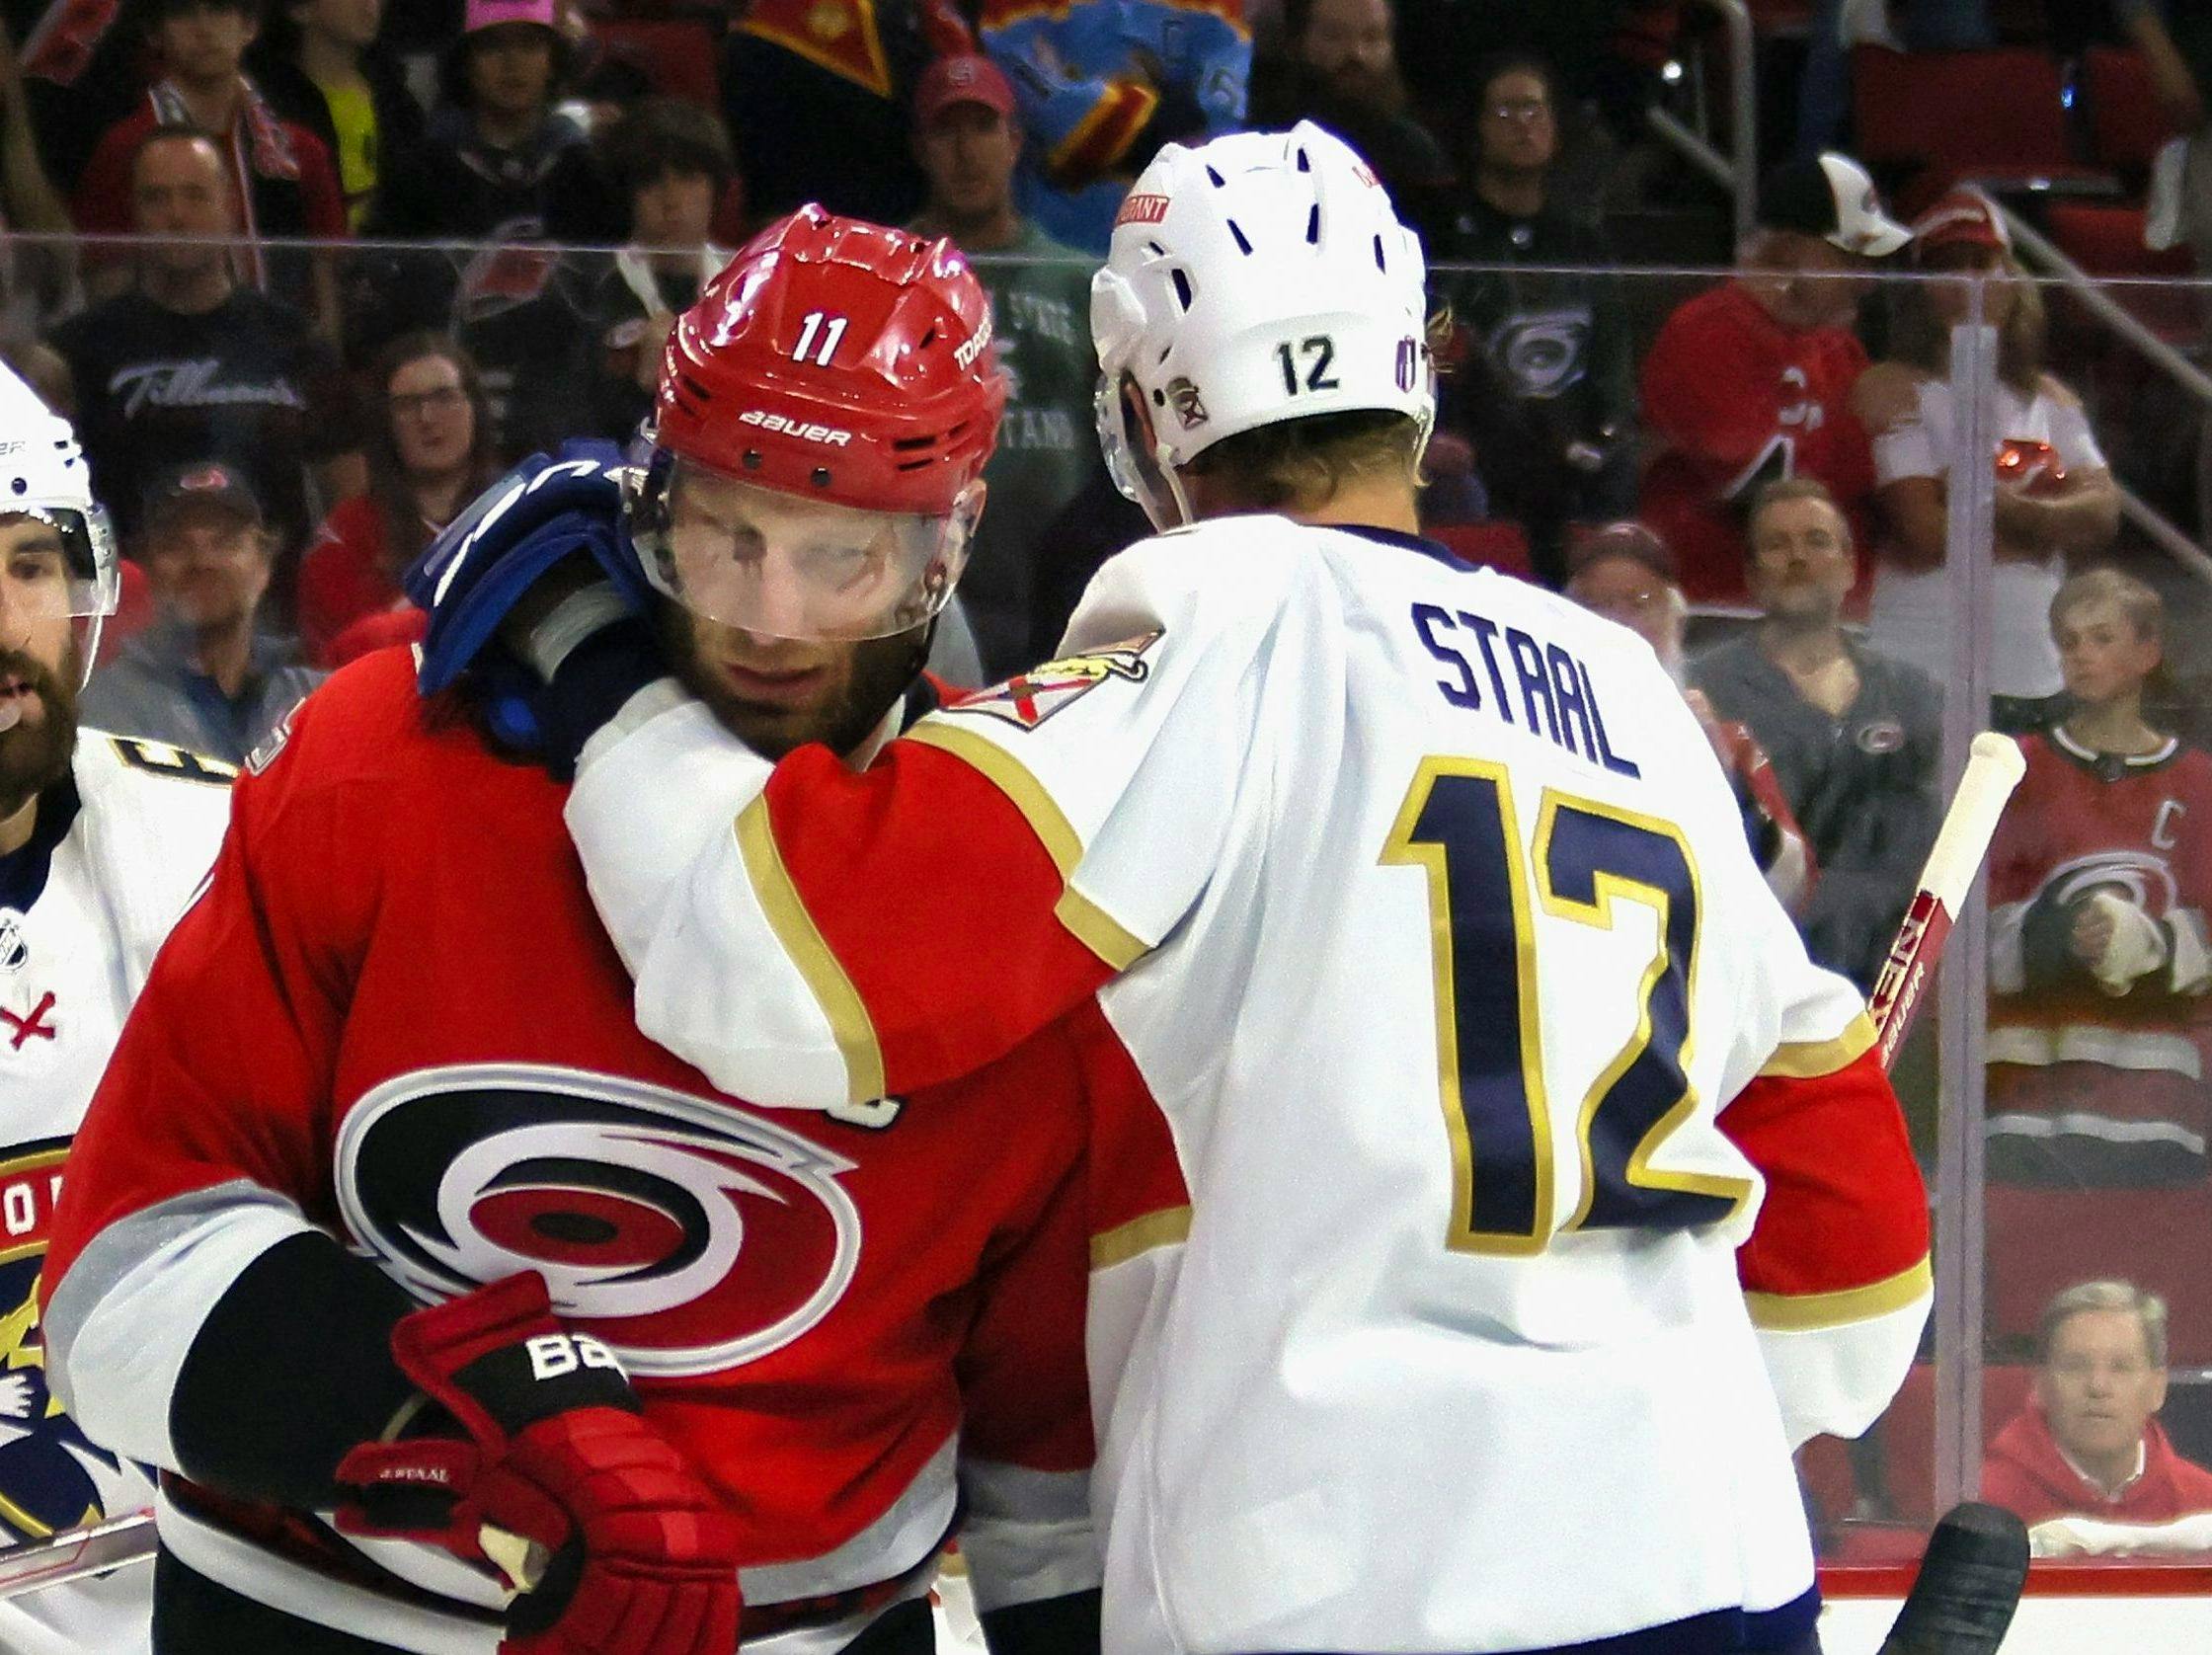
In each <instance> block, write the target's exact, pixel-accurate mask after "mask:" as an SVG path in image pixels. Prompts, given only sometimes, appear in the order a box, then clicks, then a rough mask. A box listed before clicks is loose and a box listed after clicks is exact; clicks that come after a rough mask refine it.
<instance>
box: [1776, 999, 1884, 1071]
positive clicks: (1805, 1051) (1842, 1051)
mask: <svg viewBox="0 0 2212 1655" xmlns="http://www.w3.org/2000/svg"><path fill="white" fill-rule="evenodd" d="M1876 1038H1877V1037H1876V1035H1875V1033H1874V1020H1873V1019H1872V1018H1871V1017H1869V1016H1867V1015H1866V1013H1865V1012H1863V1011H1861V1012H1860V1013H1859V1014H1858V1015H1857V1017H1854V1018H1853V1019H1852V1020H1851V1023H1850V1025H1849V1026H1848V1027H1847V1028H1846V1029H1845V1030H1844V1032H1843V1033H1842V1034H1840V1035H1838V1036H1837V1037H1836V1038H1835V1039H1834V1040H1804V1041H1784V1042H1783V1043H1782V1044H1781V1045H1779V1046H1778V1047H1776V1048H1775V1055H1774V1056H1773V1057H1771V1058H1769V1059H1768V1060H1767V1063H1766V1066H1764V1067H1763V1068H1761V1069H1760V1071H1759V1072H1760V1073H1761V1074H1762V1075H1772V1076H1775V1077H1777V1078H1779V1079H1783V1080H1817V1079H1819V1078H1820V1077H1821V1076H1822V1075H1824V1074H1834V1073H1835V1072H1836V1071H1837V1070H1838V1069H1841V1068H1849V1067H1850V1066H1851V1065H1852V1064H1856V1063H1857V1062H1858V1060H1859V1059H1860V1058H1863V1057H1864V1056H1865V1055H1866V1054H1867V1052H1868V1051H1870V1050H1871V1049H1872V1047H1873V1044H1874V1041H1875V1039H1876Z"/></svg>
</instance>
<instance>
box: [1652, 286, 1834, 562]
mask: <svg viewBox="0 0 2212 1655" xmlns="http://www.w3.org/2000/svg"><path fill="white" fill-rule="evenodd" d="M1865 370H1866V350H1865V347H1864V346H1862V345H1860V344H1859V343H1858V341H1857V338H1855V337H1854V336H1853V335H1851V334H1850V333H1847V332H1846V331H1844V330H1843V329H1841V328H1816V329H1814V330H1812V331H1811V332H1809V333H1790V332H1787V331H1786V330H1784V329H1783V328H1781V327H1780V326H1779V325H1778V324H1777V323H1776V321H1775V319H1774V318H1773V317H1772V316H1770V315H1769V314H1768V313H1767V312H1766V311H1765V310H1764V309H1763V308H1762V307H1761V306H1760V304H1759V302H1758V301H1757V300H1756V299H1754V298H1752V296H1751V295H1750V294H1749V293H1747V292H1745V291H1744V288H1743V285H1742V284H1741V283H1740V282H1735V281H1730V282H1726V283H1724V284H1722V285H1721V286H1719V287H1716V288H1714V289H1713V290H1712V291H1711V292H1709V293H1700V294H1699V296H1698V297H1696V298H1694V299H1692V300H1690V301H1689V302H1688V303H1687V304H1685V305H1683V306H1682V308H1681V309H1679V310H1677V311H1676V312H1675V313H1674V314H1673V315H1672V316H1670V317H1669V318H1668V319H1667V325H1666V326H1665V327H1664V328H1662V329H1660V331H1659V337H1658V339H1657V340H1655V341H1654V342H1653V343H1652V348H1651V354H1650V355H1648V356H1647V357H1645V358H1644V365H1643V379H1642V393H1643V417H1644V423H1645V424H1646V425H1648V426H1649V427H1650V428H1651V431H1652V433H1653V434H1654V436H1655V437H1656V438H1657V439H1658V443H1657V453H1656V455H1655V457H1654V458H1653V460H1652V462H1651V465H1650V468H1649V469H1648V470H1647V471H1646V472H1645V473H1644V480H1643V493H1642V502H1641V515H1642V517H1643V519H1644V521H1646V522H1648V523H1649V524H1651V526H1652V527H1653V528H1655V529H1657V530H1658V531H1659V533H1660V534H1661V535H1662V536H1663V537H1664V538H1665V540H1666V542H1667V544H1668V545H1669V546H1671V547H1673V548H1674V553H1675V557H1676V559H1677V561H1678V562H1679V564H1680V565H1681V569H1682V590H1683V591H1684V593H1685V594H1686V595H1687V596H1688V597H1689V598H1690V600H1691V601H1692V602H1694V603H1699V602H1719V603H1737V604H1742V603H1745V602H1747V601H1748V599H1747V596H1746V593H1745V590H1744V536H1743V508H1744V507H1745V506H1747V505H1749V504H1750V501H1751V496H1752V493H1753V491H1754V490H1756V489H1757V487H1758V486H1759V485H1760V484H1761V483H1764V482H1772V481H1774V480H1776V479H1778V478H1782V477H1817V478H1819V479H1820V481H1822V482H1823V483H1826V484H1827V485H1828V486H1829V488H1830V489H1831V490H1833V491H1834V493H1835V496H1836V499H1837V501H1838V502H1839V503H1840V504H1841V505H1842V506H1843V508H1844V510H1845V511H1846V512H1850V513H1851V514H1852V516H1853V522H1854V525H1855V527H1857V528H1861V529H1862V528H1863V527H1864V526H1865V525H1864V524H1863V523H1862V522H1861V521H1859V518H1858V513H1859V512H1860V510H1861V509H1862V507H1863V505H1864V503H1865V501H1866V499H1867V497H1868V496H1869V495H1871V494H1872V493H1873V489H1874V456H1873V449H1872V447H1871V445H1870V444H1869V443H1868V441H1867V438H1866V432H1865V429H1864V428H1863V427H1862V426H1860V425H1859V423H1858V420H1857V416H1856V415H1854V414H1853V413H1852V411H1851V390H1852V386H1853V385H1855V384H1856V383H1857V380H1858V376H1859V375H1860V374H1861V373H1863V372H1864V371H1865ZM1858 544H1860V545H1864V544H1866V537H1865V535H1864V534H1863V533H1861V534H1860V535H1859V536H1858Z"/></svg>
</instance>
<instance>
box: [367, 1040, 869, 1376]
mask: <svg viewBox="0 0 2212 1655" xmlns="http://www.w3.org/2000/svg"><path fill="white" fill-rule="evenodd" d="M335 1154H336V1162H337V1166H336V1171H337V1185H338V1201H339V1210H340V1211H341V1213H342V1214H343V1215H344V1216H345V1220H346V1222H347V1225H348V1227H349V1228H350V1229H351V1230H352V1232H353V1235H354V1238H355V1240H356V1244H357V1245H359V1246H360V1247H361V1248H362V1249H363V1250H364V1251H366V1252H367V1253H368V1254H369V1255H370V1256H371V1257H373V1258H374V1259H375V1260H376V1262H377V1263H378V1264H379V1265H381V1266H382V1267H383V1269H384V1270H385V1271H386V1272H388V1273H389V1274H390V1275H391V1276H393V1277H394V1278H395V1279H396V1280H397V1281H398V1282H399V1283H400V1284H401V1286H403V1287H405V1288H406V1289H407V1290H408V1291H409V1292H410V1293H412V1294H414V1295H415V1296H416V1297H418V1298H420V1299H423V1300H432V1301H435V1300H444V1299H449V1298H452V1297H453V1296H455V1295H457V1294H462V1293H467V1292H469V1291H471V1290H472V1289H474V1288H477V1287H480V1286H482V1285H484V1284H486V1283H489V1282H496V1281H499V1280H501V1279H503V1278H505V1277H508V1276H513V1275H514V1274H516V1273H517V1272H520V1271H524V1270H534V1271H536V1272H538V1273H539V1274H540V1275H542V1276H543V1277H544V1278H545V1285H546V1289H547V1291H548V1293H549V1294H550V1295H551V1297H552V1300H553V1309H554V1313H555V1314H556V1315H558V1316H560V1317H561V1318H562V1319H563V1320H565V1321H568V1322H570V1323H572V1324H576V1331H579V1332H589V1333H590V1334H591V1335H592V1336H593V1337H594V1338H597V1339H599V1340H601V1341H603V1342H604V1343H605V1344H606V1346H607V1347H608V1348H609V1349H610V1350H612V1351H613V1352H614V1353H615V1355H616V1357H617V1358H619V1359H620V1361H621V1364H622V1366H623V1367H624V1368H625V1369H627V1370H628V1371H629V1372H631V1373H633V1374H639V1375H653V1376H672V1375H684V1374H712V1373H719V1372H721V1371H722V1370H725V1369H728V1368H734V1367H737V1366H739V1365H741V1364H743V1363H747V1362H751V1361H754V1360H756V1359H757V1358H759V1357H762V1356H765V1355H767V1354H768V1353H769V1352H770V1351H773V1350H777V1349H780V1348H781V1347H783V1346H785V1345H787V1344H789V1343H790V1342H791V1341H792V1340H794V1339H796V1338H798V1337H799V1336H800V1335H801V1334H802V1333H804V1332H806V1331H807V1330H808V1329H809V1328H811V1327H813V1326H814V1325H815V1324H816V1323H818V1322H820V1321H821V1320H822V1318H823V1317H824V1316H825V1315H827V1314H828V1313H829V1311H830V1307H831V1306H832V1305H834V1304H835V1303H836V1302H837V1300H838V1299H840V1298H841V1297H842V1296H843V1294H844V1291H845V1289H846V1287H847V1286H849V1285H850V1283H851V1281H852V1276H853V1271H854V1269H855V1268H856V1266H857V1265H858V1263H859V1258H860V1214H859V1210H858V1209H857V1208H856V1207H855V1206H854V1205H853V1202H852V1199H851V1197H850V1196H849V1195H848V1194H847V1193H846V1192H845V1190H844V1188H843V1186H842V1185H841V1184H840V1183H839V1182H838V1179H839V1177H840V1176H841V1175H842V1174H844V1173H846V1172H849V1171H851V1170H852V1164H853V1163H852V1162H850V1161H847V1160H845V1159H843V1158H842V1157H840V1156H838V1155H835V1154H832V1153H830V1151H829V1150H827V1149H824V1148H822V1147H821V1146H820V1145H819V1144H816V1143H810V1142H808V1141H807V1140H806V1139H804V1138H801V1137H799V1136H798V1135H797V1134H795V1133H791V1132H787V1131H785V1130H784V1129H783V1128H781V1127H777V1126H773V1125H771V1124H769V1123H768V1122H766V1121H762V1120H760V1119H758V1118H757V1117H754V1116H751V1115H748V1114H746V1113H744V1112H742V1111H741V1110H739V1109H737V1108H735V1107H734V1106H732V1105H731V1104H729V1103H727V1102H720V1101H709V1100H708V1099H705V1098H700V1097H693V1096H690V1095H688V1094H685V1093H682V1092H675V1091H671V1090H669V1089H668V1088H666V1087H662V1086H654V1085H649V1084H647V1083H646V1082H644V1081H640V1080H628V1079H622V1078H618V1077H616V1076H613V1075H606V1074H594V1073H591V1072H588V1071H586V1070H583V1069H572V1068H560V1067H555V1066H551V1065H545V1064H465V1065H457V1066H454V1067H450V1068H436V1069H423V1070H417V1071H416V1072H414V1073H411V1074H406V1075H402V1076H400V1077H399V1078H397V1079H394V1080H388V1081H386V1082H385V1083H384V1084H383V1085H381V1086H378V1087H376V1088H375V1089H374V1090H373V1091H371V1092H369V1093H368V1094H367V1095H366V1096H364V1097H363V1098H362V1099H361V1100H360V1102H359V1103H357V1104H356V1105H355V1106H354V1108H353V1109H352V1110H351V1111H350V1112H349V1113H348V1115H347V1116H346V1120H345V1124H344V1125H343V1126H342V1127H341V1129H340V1131H339V1135H338V1143H337V1146H336V1151H335Z"/></svg>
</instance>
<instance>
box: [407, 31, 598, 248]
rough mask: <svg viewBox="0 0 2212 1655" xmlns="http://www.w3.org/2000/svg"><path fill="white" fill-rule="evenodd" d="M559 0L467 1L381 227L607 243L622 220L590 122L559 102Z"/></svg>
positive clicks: (420, 235)
mask: <svg viewBox="0 0 2212 1655" xmlns="http://www.w3.org/2000/svg"><path fill="white" fill-rule="evenodd" d="M572 58H573V53H572V51H571V49H570V45H569V41H568V39H567V38H566V37H565V36H564V35H562V34H561V32H560V30H559V29H558V28H557V27H556V13H555V7H554V0H470V4H469V8H468V26H467V30H466V32H465V33H464V34H463V35H462V36H461V38H460V40H459V41H458V42H457V43H456V44H455V45H454V47H453V48H452V50H451V51H450V52H449V53H448V54H447V56H446V59H445V63H444V65H443V81H444V93H445V97H444V101H443V102H442V103H440V104H439V106H438V108H437V109H436V111H435V113H434V114H433V115H432V117H431V119H430V122H429V126H428V129H427V130H426V131H425V133H424V136H423V140H422V142H421V143H420V144H419V145H417V146H416V148H415V150H414V151H413V153H412V154H410V155H408V156H406V157H404V158H402V160H401V162H400V164H399V165H397V166H395V167H393V168H391V169H390V170H389V172H388V174H387V176H385V177H383V178H382V179H381V180H380V181H379V185H378V190H377V199H376V203H375V206H374V208H373V209H372V210H371V212H370V214H369V218H368V225H367V227H368V230H369V232H370V233H372V234H377V235H385V236H393V237H397V238H400V239H402V240H416V241H497V242H507V243H514V242H532V241H555V242H569V243H580V242H592V243H599V242H608V241H613V240H615V239H616V237H617V234H618V233H619V224H618V222H617V220H616V215H615V211H614V204H613V203H612V202H611V201H610V200H609V199H608V197H607V193H606V191H605V188H604V186H603V185H602V184H601V182H600V179H599V175H598V170H597V168H596V167H595V166H594V165H593V160H592V149H591V145H590V144H589V142H587V139H586V134H585V131H584V129H583V127H581V126H579V125H578V124H577V123H576V122H575V121H573V120H571V119H570V118H568V117H567V116H565V115H563V114H561V113H560V112H559V110H558V109H557V108H556V107H555V106H556V104H557V103H558V101H559V98H560V93H561V88H562V87H563V85H564V84H565V83H566V80H567V76H568V74H569V71H570V69H571V67H572Z"/></svg>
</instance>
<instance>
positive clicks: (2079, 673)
mask: <svg viewBox="0 0 2212 1655" xmlns="http://www.w3.org/2000/svg"><path fill="white" fill-rule="evenodd" d="M2164 613H2165V606H2164V605H2163V603H2162V602H2161V601H2160V599H2159V595H2158V593H2157V592H2155V591H2152V590H2151V589H2150V588H2149V587H2147V586H2145V585H2143V583H2142V582H2140V581H2137V580H2135V579H2133V578H2132V577H2130V576H2126V575H2122V574H2120V573H2118V572H2117V571H2115V570H2109V569H2100V570H2093V571H2092V572H2090V573H2089V574H2086V575H2077V576H2075V577H2074V578H2073V579H2072V580H2070V581H2068V582H2067V583H2066V584H2065V585H2064V586H2063V587H2061V588H2060V589H2059V592H2058V595H2057V597H2055V598H2053V599H2052V601H2051V609H2050V626H2051V632H2052V635H2053V636H2054V637H2055V638H2056V639H2057V642H2058V650H2059V659H2060V662H2061V664H2062V666H2063V669H2064V672H2065V682H2066V688H2067V692H2068V693H2069V694H2070V695H2071V696H2072V697H2073V700H2074V710H2073V711H2072V712H2071V713H2069V714H2068V715H2067V717H2066V719H2065V720H2064V722H2062V723H2061V724H2059V725H2058V726H2057V727H2056V728H2054V729H2053V730H2052V731H2051V732H2050V734H2049V735H2047V736H2031V737H2029V738H2027V739H2026V740H2024V741H2023V742H2021V744H2020V747H2021V749H2022V750H2023V751H2024V752H2025V754H2026V756H2027V773H2026V775H2025V777H2024V778H2023V779H2022V780H2021V782H2020V787H2019V792H2018V793H2017V794H2016V795H2015V797H2014V800H2013V804H2012V808H2011V809H2010V810H2008V811H2007V812H2006V813H2005V819H2004V821H2003V822H2002V823H2001V824H2000V825H1999V827H1998V830H1997V840H1996V843H1995V844H1994V845H1993V846H1992V847H1991V851H1990V883H1989V900H1990V968H1989V985H1990V1012H1989V1046H1988V1057H1989V1065H1990V1066H1989V1128H1988V1131H1989V1171H1990V1176H1991V1177H1993V1178H2002V1179H2005V1180H2006V1181H2008V1182H2012V1183H2027V1184H2055V1185H2061V1186H2064V1187H2067V1188H2082V1187H2094V1186H2098V1185H2114V1184H2123V1185H2138V1186H2139V1185H2147V1184H2178V1183H2186V1182H2191V1181H2193V1180H2196V1179H2201V1178H2202V1177H2203V1176H2204V1175H2205V1169H2206V1137H2207V1134H2208V1133H2212V1110H2208V1108H2207V1096H2206V1091H2205V1077H2206V1073H2207V1069H2208V1066H2212V1064H2208V1060H2212V1015H2208V1014H2212V997H2208V996H2212V929H2208V926H2207V921H2206V917H2205V916H2206V911H2207V908H2208V907H2212V831H2208V826H2212V758H2207V757H2206V756H2205V755H2204V754H2203V753H2201V752H2198V751H2195V750H2194V749H2188V748H2184V747H2183V746H2182V745H2181V744H2180V742H2178V741H2177V740H2175V739H2174V738H2173V736H2172V735H2170V734H2169V733H2167V732H2165V731H2162V730H2158V729H2155V728H2153V727H2152V726H2151V725H2150V724H2149V723H2148V722H2147V721H2146V720H2145V718H2144V716H2143V687H2144V684H2145V682H2146V681H2147V680H2148V679H2149V678H2150V677H2151V675H2152V673H2153V672H2155V671H2156V670H2158V668H2159V665H2160V662H2161V659H2162V656H2163V650H2164V644H2163V639H2164V630H2165V623H2164Z"/></svg>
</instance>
